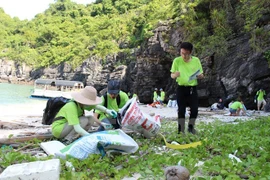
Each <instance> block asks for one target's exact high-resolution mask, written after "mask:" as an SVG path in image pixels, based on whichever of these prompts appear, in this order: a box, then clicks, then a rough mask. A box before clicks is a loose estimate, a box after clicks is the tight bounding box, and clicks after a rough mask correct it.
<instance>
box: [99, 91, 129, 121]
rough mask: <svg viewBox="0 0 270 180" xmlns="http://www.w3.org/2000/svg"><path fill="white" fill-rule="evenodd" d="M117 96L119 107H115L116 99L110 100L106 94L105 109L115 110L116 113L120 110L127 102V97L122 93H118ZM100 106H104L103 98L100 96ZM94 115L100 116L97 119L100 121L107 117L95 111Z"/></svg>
mask: <svg viewBox="0 0 270 180" xmlns="http://www.w3.org/2000/svg"><path fill="white" fill-rule="evenodd" d="M118 96H120V104H119V106H118V105H117V100H116V99H117V98H115V99H112V98H111V97H110V95H109V94H107V107H106V108H107V109H112V110H115V111H116V112H118V111H119V109H120V108H122V107H123V106H124V105H125V104H126V102H127V101H128V100H129V98H128V95H127V94H126V93H125V92H123V91H120V92H119V95H118ZM100 105H102V106H104V96H102V103H101V104H100ZM95 113H98V114H100V116H99V118H98V119H100V120H102V119H104V118H107V117H109V115H108V114H105V113H103V112H101V111H99V110H95Z"/></svg>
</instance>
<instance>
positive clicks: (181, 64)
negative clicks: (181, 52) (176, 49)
mask: <svg viewBox="0 0 270 180" xmlns="http://www.w3.org/2000/svg"><path fill="white" fill-rule="evenodd" d="M198 70H200V73H201V74H202V73H203V70H202V65H201V62H200V60H199V58H197V57H194V56H192V58H191V60H190V61H189V62H185V61H184V59H183V58H182V57H181V56H180V57H177V58H175V59H174V60H173V64H172V67H171V72H172V73H174V72H177V71H178V72H180V76H179V77H177V78H176V82H177V83H178V85H180V86H196V85H197V84H198V82H197V79H194V80H191V81H189V77H190V76H191V75H192V74H194V73H195V72H196V71H198Z"/></svg>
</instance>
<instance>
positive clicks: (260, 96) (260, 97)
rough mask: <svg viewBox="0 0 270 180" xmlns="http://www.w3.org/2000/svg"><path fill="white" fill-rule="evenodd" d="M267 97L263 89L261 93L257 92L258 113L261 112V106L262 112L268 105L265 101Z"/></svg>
mask: <svg viewBox="0 0 270 180" xmlns="http://www.w3.org/2000/svg"><path fill="white" fill-rule="evenodd" d="M265 96H266V94H265V90H263V88H261V89H260V90H259V91H257V93H256V100H257V108H258V111H260V109H261V105H262V110H263V109H264V106H265V105H266V101H265V99H264V97H265Z"/></svg>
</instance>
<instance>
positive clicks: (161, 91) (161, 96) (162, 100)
mask: <svg viewBox="0 0 270 180" xmlns="http://www.w3.org/2000/svg"><path fill="white" fill-rule="evenodd" d="M159 91H160V98H159V103H160V104H161V105H163V103H164V100H165V92H164V91H163V89H162V88H160V90H159Z"/></svg>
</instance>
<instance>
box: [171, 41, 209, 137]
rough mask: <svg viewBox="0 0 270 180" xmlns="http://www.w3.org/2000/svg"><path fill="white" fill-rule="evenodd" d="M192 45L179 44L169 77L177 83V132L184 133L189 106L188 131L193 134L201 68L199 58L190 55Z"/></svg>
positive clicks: (201, 73) (201, 74)
mask: <svg viewBox="0 0 270 180" xmlns="http://www.w3.org/2000/svg"><path fill="white" fill-rule="evenodd" d="M192 50H193V45H192V44H191V43H189V42H183V43H182V44H181V46H180V54H181V56H180V57H177V58H175V59H174V60H173V64H172V67H171V77H172V78H173V79H176V82H177V83H178V87H177V91H176V96H177V105H178V133H180V132H182V133H185V114H186V107H187V106H189V107H190V118H189V122H188V131H189V132H190V133H193V134H195V132H196V131H195V129H194V127H195V120H196V118H197V116H198V106H199V102H198V94H197V88H196V87H197V84H198V82H197V79H202V78H203V77H204V76H203V70H202V65H201V62H200V60H199V58H197V57H194V56H191V53H192Z"/></svg>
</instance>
